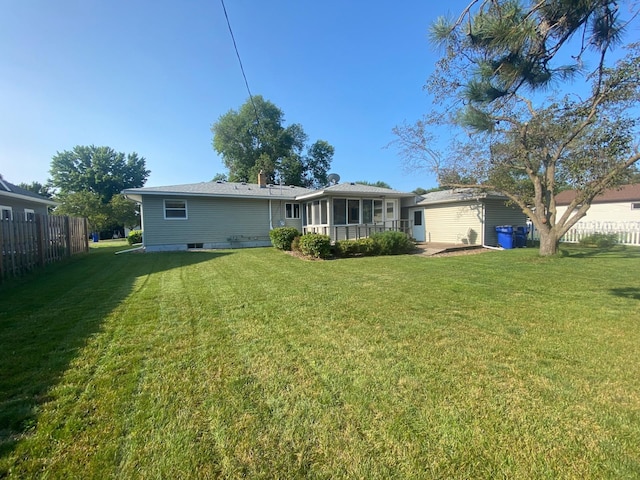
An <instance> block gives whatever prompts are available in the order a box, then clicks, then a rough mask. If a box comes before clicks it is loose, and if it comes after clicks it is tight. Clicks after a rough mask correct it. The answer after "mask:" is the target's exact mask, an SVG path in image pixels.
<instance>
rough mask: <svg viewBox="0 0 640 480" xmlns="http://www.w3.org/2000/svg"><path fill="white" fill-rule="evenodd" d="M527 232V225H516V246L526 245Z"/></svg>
mask: <svg viewBox="0 0 640 480" xmlns="http://www.w3.org/2000/svg"><path fill="white" fill-rule="evenodd" d="M528 233H529V229H528V228H527V227H516V231H515V233H514V235H515V242H516V248H522V247H526V246H527V234H528Z"/></svg>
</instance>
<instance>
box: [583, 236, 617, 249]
mask: <svg viewBox="0 0 640 480" xmlns="http://www.w3.org/2000/svg"><path fill="white" fill-rule="evenodd" d="M579 243H580V245H582V246H583V247H586V246H593V245H595V246H596V247H598V248H609V247H613V246H614V245H615V244H616V243H618V235H617V234H616V233H592V234H591V235H587V236H586V237H583V238H581V239H580V241H579Z"/></svg>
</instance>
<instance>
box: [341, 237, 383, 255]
mask: <svg viewBox="0 0 640 480" xmlns="http://www.w3.org/2000/svg"><path fill="white" fill-rule="evenodd" d="M335 251H336V255H338V256H340V257H354V256H358V255H362V256H365V257H366V256H371V255H376V254H377V253H378V245H377V244H376V242H375V241H374V240H373V239H372V238H359V239H358V240H340V241H338V242H336V245H335Z"/></svg>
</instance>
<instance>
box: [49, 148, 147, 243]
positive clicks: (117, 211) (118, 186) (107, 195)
mask: <svg viewBox="0 0 640 480" xmlns="http://www.w3.org/2000/svg"><path fill="white" fill-rule="evenodd" d="M49 173H50V175H51V179H50V180H49V183H50V184H51V185H52V186H53V187H54V188H55V189H56V200H58V201H60V202H61V205H60V206H59V207H57V208H56V213H59V214H66V215H74V216H83V217H87V218H88V219H89V222H90V223H91V226H92V228H93V229H94V230H96V231H99V230H104V229H115V228H120V227H121V226H123V225H124V226H132V225H131V224H133V223H135V220H136V206H135V204H134V203H133V202H129V201H126V200H124V199H123V198H122V196H121V195H120V192H121V191H122V190H124V189H125V188H137V187H142V186H144V183H145V181H146V180H147V178H148V176H149V173H151V172H150V171H149V170H147V169H146V165H145V159H144V157H139V156H138V154H137V153H135V152H134V153H130V154H128V155H125V154H124V153H121V152H116V151H115V150H113V149H112V148H109V147H96V146H94V145H91V146H76V147H74V148H73V150H70V151H68V150H65V151H63V152H57V153H56V155H54V156H53V158H52V161H51V168H50V170H49Z"/></svg>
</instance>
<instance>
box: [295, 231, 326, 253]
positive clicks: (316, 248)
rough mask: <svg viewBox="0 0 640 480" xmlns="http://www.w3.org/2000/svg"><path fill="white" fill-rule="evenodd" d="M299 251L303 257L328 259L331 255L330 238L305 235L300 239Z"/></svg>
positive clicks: (312, 234)
mask: <svg viewBox="0 0 640 480" xmlns="http://www.w3.org/2000/svg"><path fill="white" fill-rule="evenodd" d="M299 243H300V251H301V252H302V254H303V255H307V256H309V257H314V258H328V257H329V256H330V255H331V238H329V235H319V234H317V233H307V234H306V235H302V236H301V237H300V242H299Z"/></svg>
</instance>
